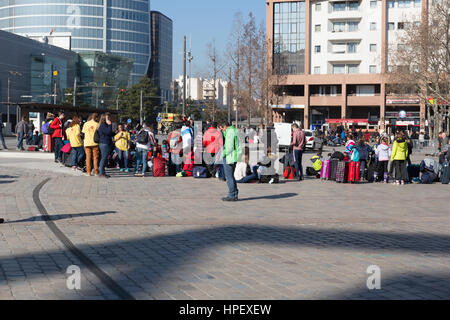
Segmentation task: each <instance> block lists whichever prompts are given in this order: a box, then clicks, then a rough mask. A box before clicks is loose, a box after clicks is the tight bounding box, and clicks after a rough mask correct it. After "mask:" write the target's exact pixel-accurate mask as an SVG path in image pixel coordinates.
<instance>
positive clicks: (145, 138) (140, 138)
mask: <svg viewBox="0 0 450 320" xmlns="http://www.w3.org/2000/svg"><path fill="white" fill-rule="evenodd" d="M149 140H150V137H149V134H148V132H147V131H146V130H142V131H141V132H139V134H138V135H137V137H136V142H137V143H139V144H142V145H147V144H148V142H149Z"/></svg>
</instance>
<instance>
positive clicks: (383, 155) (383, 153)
mask: <svg viewBox="0 0 450 320" xmlns="http://www.w3.org/2000/svg"><path fill="white" fill-rule="evenodd" d="M375 154H376V156H377V158H378V167H377V171H376V172H374V178H375V181H377V179H378V175H380V176H381V173H382V172H383V173H384V183H388V178H389V168H388V167H389V160H390V159H391V155H392V149H391V147H390V146H389V138H388V137H384V138H383V140H382V143H381V144H380V145H379V146H378V147H377V149H376V150H375Z"/></svg>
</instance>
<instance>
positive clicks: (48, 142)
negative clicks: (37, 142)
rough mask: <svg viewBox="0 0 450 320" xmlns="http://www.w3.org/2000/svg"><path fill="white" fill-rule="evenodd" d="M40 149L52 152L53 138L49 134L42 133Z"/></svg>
mask: <svg viewBox="0 0 450 320" xmlns="http://www.w3.org/2000/svg"><path fill="white" fill-rule="evenodd" d="M42 149H44V151H45V152H53V151H54V150H53V139H52V136H51V135H49V134H44V142H43V146H42Z"/></svg>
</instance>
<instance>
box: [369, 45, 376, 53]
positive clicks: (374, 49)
mask: <svg viewBox="0 0 450 320" xmlns="http://www.w3.org/2000/svg"><path fill="white" fill-rule="evenodd" d="M370 52H377V44H376V43H371V44H370Z"/></svg>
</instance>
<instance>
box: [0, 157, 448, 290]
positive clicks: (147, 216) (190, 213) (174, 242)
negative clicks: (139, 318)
mask: <svg viewBox="0 0 450 320" xmlns="http://www.w3.org/2000/svg"><path fill="white" fill-rule="evenodd" d="M47 177H51V181H50V182H49V183H48V184H47V185H45V186H44V188H43V189H42V191H41V195H40V197H41V201H42V203H43V204H44V206H45V207H46V209H47V211H48V212H49V214H50V215H52V218H53V219H54V220H55V223H56V225H57V226H58V227H59V228H60V229H61V230H62V231H63V232H64V233H65V234H66V236H67V237H68V238H69V239H70V240H71V241H72V242H73V243H74V244H75V245H76V246H77V247H78V248H79V249H81V250H82V252H83V253H84V254H86V255H87V256H88V257H89V258H90V259H91V260H93V261H94V262H95V263H96V264H97V265H98V266H100V267H101V269H102V270H103V271H104V272H106V273H107V274H108V275H109V276H110V277H111V278H113V279H114V280H115V281H116V282H117V283H118V284H119V285H120V286H121V287H122V288H124V289H125V290H126V291H127V292H129V293H130V294H131V295H133V297H135V298H137V299H425V298H427V299H449V298H450V268H449V266H450V216H449V209H448V203H449V194H450V193H449V191H450V186H444V185H440V184H436V185H432V186H421V185H410V186H405V187H399V186H392V185H383V184H360V185H338V184H336V183H333V182H328V183H327V182H321V181H316V180H308V181H305V182H303V183H294V182H287V183H282V184H280V185H273V186H270V185H245V186H240V190H241V192H240V197H241V199H242V201H241V202H238V203H231V204H224V203H223V202H222V201H220V199H221V197H222V196H223V195H225V192H226V185H225V184H224V183H221V182H218V181H216V180H213V179H209V180H194V179H190V178H186V179H175V178H158V179H155V178H145V179H139V178H133V177H128V176H126V175H123V176H122V175H120V174H118V173H116V172H114V178H113V179H110V180H99V179H96V178H86V177H77V176H71V175H69V174H67V175H64V174H60V173H55V174H50V173H49V171H48V170H46V171H39V170H35V169H33V170H29V169H18V168H17V167H15V168H10V167H9V168H8V167H5V166H2V165H1V164H0V197H1V200H2V201H1V202H2V205H1V206H0V217H4V218H5V219H6V220H7V223H6V224H3V225H0V299H117V298H118V297H117V296H116V295H115V294H114V293H113V292H111V291H110V290H109V289H108V288H107V287H106V286H105V285H104V284H103V283H101V282H100V281H99V279H98V278H97V277H96V276H95V275H93V274H92V273H91V272H90V271H89V270H88V269H87V268H86V267H85V266H83V264H82V263H81V262H80V261H79V260H78V259H77V258H76V257H74V256H73V255H72V254H71V253H70V252H69V251H68V250H67V249H66V248H65V247H64V246H63V244H62V243H61V242H60V241H59V240H58V239H57V238H56V236H54V235H53V233H51V231H50V230H49V229H48V227H47V226H46V224H45V222H44V221H42V219H41V218H40V217H39V212H38V210H37V208H36V206H35V204H34V203H33V199H32V191H33V189H34V188H35V187H36V186H37V185H38V184H39V183H40V182H41V181H42V180H44V179H45V178H47ZM73 264H75V265H79V266H80V267H81V270H82V290H80V291H71V290H68V289H67V286H66V277H67V275H66V274H65V271H66V269H67V267H68V266H70V265H73ZM371 265H377V266H379V267H380V268H381V273H382V289H381V290H377V291H369V290H368V289H367V287H366V281H367V278H368V276H369V275H368V274H367V273H366V270H367V268H368V267H369V266H371Z"/></svg>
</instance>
